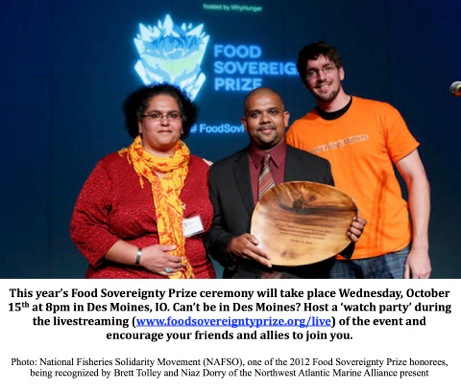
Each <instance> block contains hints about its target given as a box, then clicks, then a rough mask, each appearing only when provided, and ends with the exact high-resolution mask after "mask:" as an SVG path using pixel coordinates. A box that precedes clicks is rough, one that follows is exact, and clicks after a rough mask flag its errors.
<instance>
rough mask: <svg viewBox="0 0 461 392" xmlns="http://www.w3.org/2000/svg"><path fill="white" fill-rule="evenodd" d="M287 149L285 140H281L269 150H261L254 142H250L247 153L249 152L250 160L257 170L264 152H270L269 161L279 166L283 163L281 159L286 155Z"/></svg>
mask: <svg viewBox="0 0 461 392" xmlns="http://www.w3.org/2000/svg"><path fill="white" fill-rule="evenodd" d="M286 151H287V145H286V143H285V140H283V141H282V142H281V143H280V144H278V145H277V146H275V147H274V148H273V149H271V150H261V149H260V148H259V147H258V146H256V145H255V144H253V143H251V144H250V148H249V154H250V162H251V164H252V165H254V167H255V168H256V169H257V170H259V169H260V168H261V161H262V159H263V156H264V155H265V154H266V153H269V154H271V162H272V163H273V164H274V165H275V166H276V167H277V168H279V167H280V166H281V165H282V164H283V159H284V157H285V155H286Z"/></svg>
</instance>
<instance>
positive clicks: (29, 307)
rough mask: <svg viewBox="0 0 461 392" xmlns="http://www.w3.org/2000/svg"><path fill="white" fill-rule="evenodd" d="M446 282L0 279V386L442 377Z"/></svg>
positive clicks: (224, 385) (428, 384)
mask: <svg viewBox="0 0 461 392" xmlns="http://www.w3.org/2000/svg"><path fill="white" fill-rule="evenodd" d="M458 287H459V281H456V280H425V281H422V280H421V281H404V280H396V281H390V280H382V281H371V280H366V281H358V280H354V281H350V280H331V281H328V280H320V281H315V280H291V281H284V280H280V281H274V280H272V281H267V280H266V281H262V280H250V281H244V280H238V281H231V280H201V281H186V282H182V281H171V282H170V281H154V280H152V281H149V280H148V281H144V280H143V281H141V280H107V281H106V280H104V281H103V280H2V281H0V293H1V303H2V305H1V312H2V318H1V319H2V327H1V347H2V350H1V359H2V361H1V374H2V376H3V377H2V378H3V379H2V384H3V385H15V387H16V389H17V390H21V387H30V386H33V387H34V390H36V391H61V390H63V389H65V390H68V391H81V390H82V388H89V390H96V389H97V388H104V387H110V388H111V389H113V390H115V391H119V390H125V389H127V388H136V387H138V386H148V387H152V388H155V387H170V388H171V387H174V388H175V390H177V389H179V388H189V389H190V388H195V387H197V388H198V387H200V388H201V390H205V391H208V390H210V391H211V390H215V388H220V390H223V391H228V390H229V391H230V390H234V389H235V388H238V387H245V388H246V389H247V388H253V387H254V388H256V387H265V386H267V387H270V388H271V389H272V388H287V387H290V386H295V387H306V386H309V388H312V387H318V388H324V389H325V388H326V390H328V388H332V387H341V389H342V390H345V391H362V390H363V391H365V390H369V388H371V387H373V388H374V390H376V389H377V388H378V390H385V389H386V390H388V389H389V388H394V389H395V390H397V391H398V390H404V389H406V388H413V387H414V388H419V390H420V391H426V390H431V389H434V388H440V386H443V385H453V382H456V381H457V379H458V374H457V373H458V372H459V369H460V368H461V366H460V365H461V361H460V359H459V355H458V353H457V351H458V350H457V347H460V337H459V333H457V328H456V327H457V326H459V324H460V315H459V310H458V305H457V304H458V303H459V301H460V300H461V295H460V291H459V289H458Z"/></svg>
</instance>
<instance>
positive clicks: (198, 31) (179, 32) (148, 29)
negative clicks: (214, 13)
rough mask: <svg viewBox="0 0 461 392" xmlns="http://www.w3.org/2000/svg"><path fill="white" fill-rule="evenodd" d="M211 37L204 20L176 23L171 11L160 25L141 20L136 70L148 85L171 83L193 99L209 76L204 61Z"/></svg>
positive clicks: (135, 41)
mask: <svg viewBox="0 0 461 392" xmlns="http://www.w3.org/2000/svg"><path fill="white" fill-rule="evenodd" d="M209 38H210V37H209V35H206V34H205V32H204V31H203V24H200V25H198V26H192V24H191V23H189V24H188V25H186V24H185V23H183V24H182V25H181V26H179V25H175V24H174V23H173V19H171V17H170V15H166V17H165V20H164V21H163V23H162V21H160V20H159V21H158V22H157V26H145V25H143V24H142V23H140V24H139V33H138V35H137V36H136V38H135V39H134V44H135V46H136V49H137V51H138V54H139V60H138V61H137V62H136V65H135V67H134V68H135V71H136V72H137V74H138V75H139V77H140V78H141V79H142V81H143V82H144V84H146V85H148V84H151V83H164V82H166V83H171V84H174V85H176V86H178V87H180V88H181V89H183V90H185V91H186V92H187V93H188V94H189V96H190V98H191V99H192V100H194V99H195V97H196V96H197V94H198V92H199V91H200V89H201V87H202V85H203V83H204V82H205V80H206V76H205V74H204V73H203V72H202V70H201V65H202V60H203V56H204V54H205V51H206V47H207V45H208V41H209Z"/></svg>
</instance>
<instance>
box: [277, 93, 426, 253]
mask: <svg viewBox="0 0 461 392" xmlns="http://www.w3.org/2000/svg"><path fill="white" fill-rule="evenodd" d="M286 140H287V143H288V144H290V145H292V146H293V147H297V148H300V149H302V150H305V151H309V152H311V153H313V154H316V155H319V156H321V157H323V158H326V159H328V160H329V161H330V163H331V168H332V172H333V178H334V181H335V186H336V187H337V188H339V189H340V190H342V191H343V192H345V193H346V194H348V195H349V196H350V197H352V198H353V199H354V201H355V203H356V204H357V207H358V209H359V214H360V216H362V217H363V218H365V219H366V220H367V221H368V224H367V226H366V227H365V229H364V231H363V234H362V236H361V238H360V240H359V241H358V242H357V243H356V246H355V251H354V254H353V256H352V258H353V259H362V258H368V257H375V256H380V255H383V254H386V253H390V252H395V251H398V250H401V249H403V248H404V247H405V246H407V245H408V244H409V243H410V241H411V226H410V219H409V214H408V207H407V202H406V201H405V200H404V199H403V198H402V193H401V189H400V185H399V182H398V180H397V177H396V175H395V172H394V166H393V164H394V163H396V162H398V161H399V160H400V159H402V158H404V157H406V156H407V155H408V154H410V153H411V152H412V151H414V150H415V149H416V148H417V147H418V145H419V143H418V142H417V141H416V140H415V138H414V137H413V136H412V135H411V133H410V131H409V130H408V127H407V125H406V124H405V121H404V120H403V118H402V116H401V115H400V113H399V112H398V111H397V110H396V109H395V108H394V107H393V106H391V105H389V104H387V103H384V102H378V101H373V100H369V99H363V98H358V97H353V99H352V104H351V106H350V108H349V109H348V110H347V112H346V113H345V114H343V115H342V116H341V117H339V118H337V119H335V120H325V119H322V118H321V117H320V116H319V115H318V114H317V112H316V111H315V110H313V111H312V112H310V113H307V114H306V115H305V116H304V117H302V118H301V119H299V120H297V121H295V122H294V123H293V125H292V126H291V127H290V129H289V130H288V133H287V139H286Z"/></svg>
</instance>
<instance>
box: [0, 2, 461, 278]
mask: <svg viewBox="0 0 461 392" xmlns="http://www.w3.org/2000/svg"><path fill="white" fill-rule="evenodd" d="M459 15H461V2H460V1H459V0H439V1H432V0H413V1H412V0H375V1H373V2H370V1H368V0H349V1H341V0H330V1H328V2H320V1H311V0H302V1H294V0H291V1H289V0H273V1H261V0H259V1H254V2H253V1H249V2H247V1H242V2H238V3H233V2H208V1H205V2H204V1H179V0H178V1H166V0H164V1H155V0H149V1H146V0H137V1H135V2H133V1H128V0H126V1H125V0H98V1H97V2H95V1H92V0H66V1H64V0H62V1H59V0H54V1H53V0H37V1H33V0H23V1H21V0H0V45H1V46H0V56H1V61H0V80H1V94H0V112H1V122H0V124H1V129H2V137H3V143H4V144H3V146H4V147H3V152H2V154H0V155H1V158H0V160H1V174H0V176H1V177H0V181H1V193H0V201H1V205H2V219H1V233H0V241H1V244H0V260H1V268H0V277H2V278H80V277H83V274H84V272H85V270H86V261H85V260H84V259H83V257H82V256H81V255H80V254H79V252H78V251H77V249H76V248H75V247H74V245H73V243H72V242H71V240H70V238H69V220H70V216H71V213H72V209H73V206H74V203H75V200H76V197H77V195H78V193H79V191H80V188H81V186H82V184H83V182H84V181H85V179H86V177H87V176H88V174H89V173H90V171H91V170H92V168H93V167H94V165H95V164H96V162H97V161H98V160H99V159H100V158H102V157H103V156H104V155H106V154H107V153H109V152H112V151H115V150H118V149H119V148H121V147H123V146H126V145H128V144H129V143H130V138H129V137H128V134H127V133H126V132H125V131H124V128H123V115H122V111H121V104H122V101H123V99H124V98H125V96H126V95H127V94H128V93H129V92H131V91H132V90H134V89H135V88H137V87H138V86H140V85H141V84H142V79H141V77H140V75H139V74H138V73H137V72H136V71H135V65H136V64H137V62H138V60H139V54H138V51H137V49H136V46H135V44H134V40H135V38H136V37H138V38H139V36H140V34H141V31H142V29H143V28H145V29H147V30H150V31H151V32H154V31H155V28H154V26H157V29H159V30H162V29H163V30H165V29H167V28H168V26H169V23H170V22H169V21H170V20H171V21H172V23H173V24H174V25H179V26H181V25H183V24H184V29H185V31H191V30H193V29H194V28H196V27H199V30H200V31H201V33H200V34H198V33H197V34H196V35H197V37H200V40H201V41H202V44H203V41H204V40H206V41H207V42H206V50H205V51H204V54H203V60H202V63H201V65H200V69H199V70H198V74H197V75H200V74H203V77H204V78H205V80H203V81H202V83H198V82H197V86H199V87H200V88H199V91H198V92H197V97H196V102H197V103H198V105H199V106H200V110H201V111H200V116H199V121H198V124H197V127H196V128H195V132H194V133H192V134H191V135H190V137H189V139H188V140H187V143H188V145H189V147H190V148H191V150H192V152H193V153H194V154H197V155H201V156H203V157H205V158H207V159H210V160H217V159H219V158H222V157H224V156H226V155H228V154H230V153H232V152H234V151H235V150H236V149H239V148H241V147H243V146H244V145H245V144H246V143H247V136H246V135H245V134H244V133H243V132H242V129H241V127H240V116H241V112H242V109H241V104H242V100H243V97H244V96H245V95H246V93H247V92H248V90H249V89H250V88H252V87H257V86H258V85H264V86H269V87H273V88H275V89H276V90H279V91H280V92H281V94H282V95H283V96H284V97H285V101H286V105H287V108H288V110H289V111H290V112H291V114H292V119H295V118H298V117H300V116H301V115H303V114H304V113H305V112H306V111H307V110H308V109H310V108H311V107H312V106H313V105H314V102H313V100H312V98H311V97H310V95H309V94H308V93H307V91H306V90H304V88H303V87H302V85H301V82H300V80H299V78H298V76H297V75H296V73H295V72H294V68H293V63H294V62H295V61H296V56H297V53H298V51H299V49H300V48H301V47H302V46H303V45H305V44H307V43H310V42H312V41H316V40H319V39H323V40H325V41H327V42H329V43H332V44H334V45H335V46H337V47H338V48H339V50H340V52H341V53H342V56H343V58H344V61H345V70H346V81H345V87H346V91H347V92H348V93H351V94H355V95H359V96H364V97H369V98H374V99H379V100H384V101H388V102H390V103H392V104H393V105H394V106H396V107H397V108H398V109H399V110H400V112H401V113H402V114H403V116H404V117H405V119H406V121H407V123H408V125H409V127H410V129H411V130H412V132H413V134H414V135H415V136H416V138H417V139H418V140H419V141H420V142H421V147H420V154H421V156H422V159H423V161H424V164H425V167H426V170H427V174H428V177H429V180H430V183H431V188H432V206H433V207H432V215H431V225H430V246H431V249H430V254H431V258H432V262H433V275H432V276H433V277H435V278H461V263H460V257H459V255H458V254H457V253H458V250H457V245H458V244H459V243H460V241H461V235H460V232H459V230H458V222H459V221H460V217H461V216H460V215H461V214H460V207H459V199H460V197H459V193H460V190H461V174H460V172H461V167H460V161H461V159H460V158H459V152H458V146H459V143H460V141H461V136H460V134H459V128H460V127H459V119H460V114H461V98H455V97H453V96H451V95H450V94H449V92H448V89H449V86H450V84H451V83H452V82H453V81H455V80H460V79H461V52H460V50H459V47H460V39H461V23H459ZM140 24H142V26H143V27H141V25H140ZM144 31H146V30H144ZM206 37H207V38H206ZM202 79H203V78H202Z"/></svg>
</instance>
